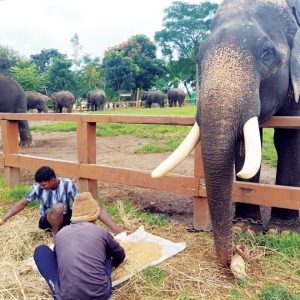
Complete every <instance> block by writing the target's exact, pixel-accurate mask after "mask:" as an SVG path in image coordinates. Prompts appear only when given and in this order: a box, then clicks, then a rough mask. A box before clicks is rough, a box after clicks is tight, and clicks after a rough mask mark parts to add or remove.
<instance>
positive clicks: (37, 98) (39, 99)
mask: <svg viewBox="0 0 300 300" xmlns="http://www.w3.org/2000/svg"><path fill="white" fill-rule="evenodd" d="M25 95H26V98H27V109H37V110H38V112H39V113H40V112H44V113H47V112H48V106H47V102H48V100H49V97H47V96H45V95H43V94H41V93H38V92H31V91H30V92H25Z"/></svg>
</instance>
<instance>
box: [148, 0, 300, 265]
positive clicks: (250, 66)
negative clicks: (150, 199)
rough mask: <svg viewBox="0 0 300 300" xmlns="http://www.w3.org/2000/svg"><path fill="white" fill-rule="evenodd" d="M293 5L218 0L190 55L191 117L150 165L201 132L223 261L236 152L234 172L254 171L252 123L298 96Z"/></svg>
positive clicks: (299, 46) (298, 42) (178, 157)
mask: <svg viewBox="0 0 300 300" xmlns="http://www.w3.org/2000/svg"><path fill="white" fill-rule="evenodd" d="M299 8H300V5H299V1H285V0H273V1H272V0H253V1H248V0H226V1H223V3H222V4H221V5H220V6H219V8H218V11H217V14H216V16H215V19H214V21H213V25H212V29H211V33H210V35H209V37H208V39H207V40H206V41H205V42H204V43H203V44H202V46H201V48H200V50H199V54H198V57H197V59H198V63H199V64H200V65H201V71H202V83H201V101H200V102H199V103H198V108H197V115H196V121H197V122H196V123H195V125H194V127H193V129H192V131H191V133H190V134H189V136H188V137H187V138H186V140H185V141H184V142H183V143H182V145H181V146H180V147H179V149H177V150H176V151H175V152H174V153H173V154H172V155H171V157H169V158H168V159H167V160H166V161H165V162H164V163H163V164H162V165H160V166H159V167H158V168H156V169H155V170H154V171H153V173H152V176H153V177H160V176H162V175H164V174H165V173H167V172H168V171H170V170H171V169H172V168H173V167H175V166H176V165H177V164H179V163H180V162H181V161H182V160H183V159H184V158H185V157H186V156H187V154H189V152H190V151H191V150H192V149H193V147H194V146H195V145H196V143H197V141H198V138H199V137H200V136H201V147H202V158H203V166H204V174H205V182H206V190H207V198H208V204H209V210H210V215H211V220H212V227H213V233H214V241H215V248H216V252H217V256H218V259H219V260H220V262H221V263H222V264H223V265H225V266H228V265H229V264H230V261H231V256H232V219H231V214H230V206H231V196H232V195H231V194H232V184H233V177H234V164H235V158H236V154H237V153H241V152H242V153H243V154H242V155H241V156H242V157H243V158H245V160H244V165H243V167H242V170H240V169H238V170H236V171H237V172H238V173H237V176H240V177H242V178H245V179H249V178H251V177H253V176H255V175H256V173H257V172H258V170H259V168H260V162H261V141H260V134H259V124H261V123H263V122H265V121H266V120H268V119H269V118H270V117H271V116H273V115H275V114H278V113H280V114H282V113H284V111H285V109H286V107H290V106H295V105H296V102H298V99H299V93H300V72H299V71H298V70H300V64H299V54H300V32H299V30H298V22H299V20H300V18H299V11H300V10H299ZM199 127H200V133H199ZM236 168H238V167H237V166H236Z"/></svg>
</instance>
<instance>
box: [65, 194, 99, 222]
mask: <svg viewBox="0 0 300 300" xmlns="http://www.w3.org/2000/svg"><path fill="white" fill-rule="evenodd" d="M99 211H100V209H99V206H98V204H97V202H96V201H95V199H94V198H93V197H92V195H91V193H87V192H85V193H79V194H77V195H76V197H75V199H74V203H73V209H72V218H71V221H87V222H89V221H94V220H96V219H97V218H98V216H99Z"/></svg>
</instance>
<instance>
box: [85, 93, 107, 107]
mask: <svg viewBox="0 0 300 300" xmlns="http://www.w3.org/2000/svg"><path fill="white" fill-rule="evenodd" d="M86 99H87V102H88V104H89V105H90V107H91V109H92V111H97V110H103V109H104V105H105V102H106V95H105V93H104V92H103V91H101V90H99V89H96V90H94V91H90V92H88V93H87V94H86Z"/></svg>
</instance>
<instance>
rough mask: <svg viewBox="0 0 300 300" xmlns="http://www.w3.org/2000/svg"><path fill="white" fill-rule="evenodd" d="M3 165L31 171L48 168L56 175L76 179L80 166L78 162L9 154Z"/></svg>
mask: <svg viewBox="0 0 300 300" xmlns="http://www.w3.org/2000/svg"><path fill="white" fill-rule="evenodd" d="M5 165H7V166H10V167H20V168H22V169H25V170H33V171H35V170H37V169H38V168H39V167H41V166H49V167H51V168H53V169H54V170H55V172H56V173H57V174H60V175H64V176H68V177H75V178H76V177H78V174H79V165H80V164H79V163H78V162H71V161H66V160H59V159H50V158H42V157H36V156H31V155H22V154H19V155H17V154H9V155H7V157H5Z"/></svg>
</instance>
